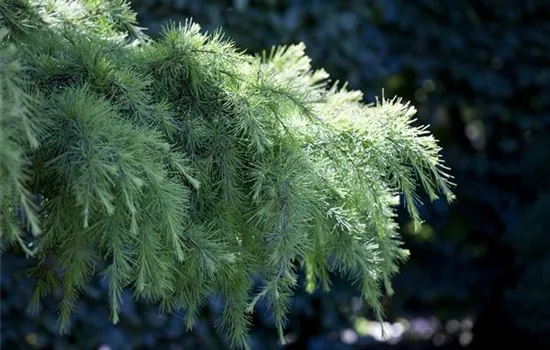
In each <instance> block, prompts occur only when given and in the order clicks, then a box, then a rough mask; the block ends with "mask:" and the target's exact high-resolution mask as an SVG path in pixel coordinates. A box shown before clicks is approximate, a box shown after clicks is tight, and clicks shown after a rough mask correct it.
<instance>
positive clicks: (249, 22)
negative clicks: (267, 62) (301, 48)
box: [0, 0, 550, 350]
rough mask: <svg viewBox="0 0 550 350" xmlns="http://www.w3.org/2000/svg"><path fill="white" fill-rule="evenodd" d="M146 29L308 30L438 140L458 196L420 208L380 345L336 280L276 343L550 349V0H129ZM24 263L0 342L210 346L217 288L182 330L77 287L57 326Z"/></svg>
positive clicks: (321, 56)
mask: <svg viewBox="0 0 550 350" xmlns="http://www.w3.org/2000/svg"><path fill="white" fill-rule="evenodd" d="M132 5H133V7H134V9H136V10H137V11H138V13H139V20H140V24H141V25H142V26H144V27H148V28H149V34H150V35H153V36H154V35H155V33H157V32H158V31H159V29H160V28H161V26H162V24H164V23H165V21H167V20H169V19H171V20H173V21H184V20H185V19H187V18H189V17H192V18H193V19H194V21H196V22H198V23H199V24H201V25H202V27H203V28H204V29H205V30H212V29H215V28H218V27H220V26H221V27H223V29H224V31H225V32H226V33H227V35H228V36H229V37H230V38H231V39H233V40H234V41H235V42H236V44H237V45H238V46H239V47H241V48H244V49H247V50H248V51H249V52H250V53H256V52H260V51H261V50H263V49H269V48H270V47H271V46H272V45H277V44H287V43H296V42H299V41H303V42H305V44H306V46H307V53H308V55H310V56H311V57H312V59H313V65H314V66H315V67H318V68H320V67H323V68H325V69H326V70H327V71H328V72H329V73H330V74H331V75H332V76H333V77H334V78H337V79H340V80H342V81H349V83H350V86H351V87H352V88H354V89H361V90H363V91H364V92H365V96H366V100H368V101H373V100H374V98H375V97H376V96H381V94H382V89H384V93H385V96H386V97H389V96H393V95H398V96H401V97H403V98H404V99H406V100H409V101H411V103H413V104H414V105H415V106H416V107H417V108H418V110H419V113H418V117H419V121H420V122H421V123H429V124H430V125H431V129H430V130H431V131H432V132H433V133H434V134H435V136H436V137H437V138H438V139H439V140H440V143H441V146H442V147H443V149H444V152H443V154H444V158H445V160H446V163H447V165H448V166H450V167H451V168H452V174H453V175H454V176H455V179H454V181H455V182H456V184H457V187H456V188H455V193H456V196H457V200H456V202H454V203H453V204H452V205H451V206H448V205H447V204H445V203H443V202H436V203H433V204H431V205H425V206H424V207H422V208H421V210H422V216H423V218H425V220H426V224H425V225H424V227H423V229H422V231H421V232H420V233H417V234H414V233H412V231H411V229H410V225H409V222H408V218H407V217H406V215H405V213H403V215H401V217H400V221H401V225H402V234H403V237H404V239H405V241H406V246H407V248H409V249H410V250H411V259H410V261H409V262H408V263H407V264H406V265H405V266H404V267H403V268H402V271H401V273H400V274H399V275H398V276H397V277H396V278H395V280H394V286H395V290H396V294H395V296H393V297H392V298H391V299H388V300H386V301H385V305H386V309H387V310H386V312H387V317H388V322H390V323H392V324H391V325H389V327H388V329H389V330H390V331H389V334H390V335H391V336H392V337H390V340H389V341H386V342H379V341H377V334H376V333H377V330H378V328H377V327H376V325H375V324H373V323H372V322H369V321H368V320H370V319H372V315H370V313H369V310H368V309H366V308H365V307H364V305H363V304H362V303H361V301H360V300H359V299H358V298H357V293H356V292H355V290H354V288H353V287H350V286H349V285H347V284H345V283H343V282H340V281H339V280H338V279H335V283H334V286H333V288H332V290H331V292H329V293H316V294H314V295H307V294H306V293H305V292H304V291H303V290H299V291H297V295H296V298H295V301H294V305H293V309H292V314H291V315H290V320H289V324H288V330H287V333H288V334H287V339H288V340H289V343H290V345H289V346H287V348H288V349H312V350H313V349H315V350H317V349H396V350H404V349H423V350H427V349H435V348H437V349H476V350H477V349H488V348H489V347H497V348H502V347H504V346H506V347H511V346H514V347H518V346H522V347H524V348H527V349H550V232H548V230H547V227H548V224H549V223H550V192H549V184H550V182H549V179H550V176H549V175H550V162H549V160H550V159H549V157H548V156H547V155H546V154H547V150H550V140H549V139H548V136H549V134H548V131H549V126H550V1H547V0H541V1H536V0H521V1H520V0H500V1H497V0H477V1H464V0H431V1H430V0H414V1H413V0H371V1H330V0H325V1H323V0H319V1H314V0H281V1H275V0H271V1H270V0H263V1H253V0H233V1H229V0H226V1H221V0H217V1H216V0H207V1H192V0H134V1H133V2H132ZM25 265H26V261H25V259H24V258H22V257H21V256H18V255H16V254H13V253H8V254H7V255H4V256H3V257H2V276H1V293H2V305H1V313H2V324H1V327H2V329H1V333H2V338H1V342H0V346H1V347H2V349H18V348H55V349H100V348H101V349H102V350H108V349H131V348H132V349H143V348H156V349H170V350H177V349H195V348H198V349H223V348H224V346H223V343H222V342H221V339H220V337H219V336H218V335H217V334H216V332H215V330H214V327H213V320H214V319H215V318H217V317H218V316H219V315H220V311H221V307H220V304H219V301H218V299H216V298H212V303H211V305H209V306H208V307H205V308H204V311H203V313H202V317H201V320H200V321H199V323H198V324H197V326H196V327H195V329H194V330H193V331H192V332H185V330H184V326H183V321H182V319H181V318H182V316H180V315H172V316H161V315H158V314H157V312H156V310H155V308H153V307H150V306H147V305H145V304H142V303H133V302H131V301H130V299H131V298H130V295H127V301H125V302H124V309H123V310H122V317H121V323H120V324H119V325H118V326H113V325H111V324H110V323H109V317H108V313H109V312H108V311H109V307H108V302H107V301H106V289H105V286H104V285H102V284H101V283H100V282H97V283H95V284H94V285H93V286H92V288H90V289H89V290H88V291H87V292H86V296H85V298H84V299H83V300H82V302H81V303H80V313H79V314H78V315H77V316H76V317H75V318H74V321H73V330H72V334H71V335H70V336H60V335H57V329H56V316H55V308H56V303H57V300H55V298H51V299H48V300H46V301H45V302H44V309H43V310H42V312H41V313H40V314H39V315H38V316H30V315H27V314H26V313H25V309H26V306H27V303H28V300H29V298H30V294H31V291H32V281H30V280H28V279H26V278H25V274H24V272H22V271H23V268H24V267H25ZM251 344H252V346H253V348H254V349H277V348H280V346H279V345H278V344H277V336H276V332H275V329H274V327H273V325H272V324H271V323H270V320H269V313H268V312H267V311H265V310H264V309H262V308H261V307H260V308H259V310H258V313H257V315H256V319H255V322H254V328H253V330H252V336H251Z"/></svg>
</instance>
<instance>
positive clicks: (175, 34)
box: [0, 0, 452, 347]
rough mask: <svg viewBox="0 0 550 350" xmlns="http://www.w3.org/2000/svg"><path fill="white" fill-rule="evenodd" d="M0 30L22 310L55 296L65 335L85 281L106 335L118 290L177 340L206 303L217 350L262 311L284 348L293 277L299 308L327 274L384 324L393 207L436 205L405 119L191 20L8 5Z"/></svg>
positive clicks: (396, 255) (395, 254) (386, 103)
mask: <svg viewBox="0 0 550 350" xmlns="http://www.w3.org/2000/svg"><path fill="white" fill-rule="evenodd" d="M0 19H1V22H0V24H1V25H2V27H3V30H4V31H6V33H7V35H5V39H4V40H5V45H7V46H8V45H11V46H10V50H16V51H15V52H9V51H6V54H5V60H6V62H8V64H11V65H12V66H13V67H14V68H13V69H12V71H10V74H11V75H2V76H1V77H0V79H1V80H2V81H1V83H2V87H5V89H4V90H6V91H7V92H6V93H5V95H6V96H7V98H5V99H3V100H1V101H0V103H2V105H1V106H0V107H1V108H2V110H3V111H4V110H5V111H7V114H6V115H7V117H6V119H5V120H4V117H3V119H2V124H1V132H2V133H3V134H6V135H7V134H8V132H9V131H10V130H15V132H13V134H12V135H13V136H12V137H13V141H11V138H8V137H6V138H7V140H8V141H10V142H11V143H9V144H8V143H7V145H8V146H10V147H7V148H4V151H3V152H5V155H4V154H3V158H2V159H0V161H1V162H2V163H3V168H2V174H1V176H2V194H4V193H6V194H8V195H6V196H5V197H2V210H3V212H2V219H3V220H4V221H5V222H6V223H7V224H5V225H4V227H6V228H8V229H5V228H4V227H3V229H2V231H1V234H2V238H4V237H5V238H6V239H7V240H8V242H18V243H19V244H18V245H16V246H15V249H18V248H24V249H25V250H28V249H29V248H31V245H32V248H33V249H35V252H34V257H33V259H34V264H35V265H34V266H33V267H32V268H31V274H32V276H33V277H34V278H35V279H36V286H35V287H36V288H35V292H34V295H33V297H32V299H31V300H30V301H31V304H30V308H31V309H32V310H37V309H38V308H39V305H40V302H41V300H43V298H47V297H48V296H49V294H50V293H52V292H55V291H58V290H59V291H60V292H61V295H62V299H61V302H60V304H59V326H60V329H61V331H63V332H65V331H69V330H70V317H71V315H73V314H74V313H75V312H76V311H77V306H78V301H79V299H80V297H81V295H82V293H85V291H86V289H87V287H88V286H89V284H90V282H91V281H92V279H93V278H94V277H101V278H105V280H106V281H107V283H108V295H109V300H110V312H111V319H112V321H113V322H114V323H117V322H118V321H119V313H120V310H121V308H122V307H123V304H122V297H123V294H124V291H131V292H132V293H133V294H134V297H135V298H136V299H137V298H141V299H144V300H146V301H147V302H151V303H154V304H155V305H157V306H159V307H160V309H161V310H162V311H165V312H173V311H175V310H179V309H183V310H185V312H186V321H187V326H188V328H190V327H191V326H192V325H193V324H194V321H195V316H196V315H197V313H198V311H199V309H200V307H201V306H202V305H203V304H204V303H205V302H206V301H207V298H208V297H209V296H211V295H213V294H217V295H219V296H220V297H221V298H222V300H223V312H222V315H221V317H219V319H218V321H217V323H216V326H217V328H218V329H219V330H220V331H221V332H222V334H224V335H225V336H226V337H227V339H226V341H227V342H228V343H229V344H230V345H231V346H239V347H246V346H247V343H246V336H247V335H248V331H249V326H250V315H251V313H252V311H253V310H254V306H255V304H256V303H257V302H258V301H259V300H265V301H266V302H267V306H268V307H269V308H270V309H271V311H272V315H273V320H274V322H275V325H276V327H277V328H278V331H279V338H280V341H281V342H283V336H284V334H283V327H284V324H285V322H286V315H287V313H288V310H289V307H290V304H291V301H292V299H291V297H292V295H293V294H294V293H295V290H296V288H297V284H298V278H299V271H300V270H302V269H305V270H306V271H307V274H306V278H307V284H308V290H309V291H310V292H313V291H314V290H315V288H316V285H317V284H318V283H321V284H322V285H323V286H325V287H328V286H329V283H330V282H329V274H331V273H335V274H337V275H341V276H344V277H346V278H349V279H350V280H352V281H355V282H357V287H358V289H359V291H360V293H361V295H362V297H363V299H364V300H365V301H366V302H367V304H368V305H369V307H371V308H372V309H373V310H374V312H375V314H376V316H377V317H378V318H379V319H381V318H382V317H383V316H384V315H383V308H382V305H381V302H380V298H381V295H382V294H383V293H384V292H387V293H389V294H391V293H392V288H391V286H390V285H391V280H390V279H391V277H393V275H395V274H396V273H397V272H398V270H399V266H400V263H401V262H402V261H403V260H404V259H406V257H407V254H408V253H407V251H406V250H404V249H402V248H401V246H400V245H401V244H400V239H399V236H398V234H397V232H396V230H397V228H398V225H397V222H396V214H395V208H396V206H397V205H398V204H399V201H398V199H399V195H400V194H403V196H404V198H405V201H406V204H407V205H406V208H407V210H408V212H409V214H410V215H411V217H412V218H413V219H414V221H415V225H416V227H420V215H419V213H418V212H417V204H418V202H419V198H420V197H419V193H420V190H421V189H424V190H426V192H427V193H428V195H429V199H430V200H436V199H437V198H438V197H437V195H438V193H443V195H444V197H445V198H444V199H446V200H449V201H450V200H451V199H452V194H451V191H450V189H449V187H448V184H449V182H448V180H449V175H448V174H447V172H446V171H447V168H445V167H444V166H442V163H443V162H442V160H441V158H440V154H439V153H440V149H439V147H438V146H437V142H436V140H435V139H434V138H433V137H432V136H431V135H430V133H429V132H428V131H427V130H426V128H425V127H417V126H415V125H414V121H415V120H414V115H415V113H416V110H415V109H414V108H413V107H411V106H410V105H408V104H404V103H401V101H400V100H398V99H391V100H387V99H382V100H380V101H377V102H376V103H375V104H372V105H366V104H364V103H363V101H362V94H361V93H359V92H356V91H349V90H348V89H347V88H346V87H345V86H338V84H337V83H334V82H331V81H330V80H328V75H327V74H326V73H325V72H324V71H322V70H320V71H312V69H311V67H310V60H309V58H308V57H307V56H305V53H304V49H305V48H304V46H303V45H301V44H300V45H292V46H287V47H278V48H274V49H273V50H272V51H271V52H269V53H265V54H264V55H263V57H252V56H248V55H245V54H243V53H242V52H240V51H238V50H237V49H235V47H234V45H233V44H232V42H230V41H228V40H226V39H224V38H223V37H222V35H221V32H213V33H211V34H205V33H202V32H201V31H200V27H199V26H198V25H196V24H194V23H192V22H189V21H187V22H185V23H184V24H170V25H167V26H166V28H165V29H164V30H163V32H162V34H161V37H160V38H159V39H158V40H150V39H149V38H147V37H146V36H145V35H144V34H143V33H141V32H140V31H139V29H138V28H137V27H135V21H134V18H133V15H132V13H131V11H130V10H129V9H128V7H127V6H126V5H125V4H124V3H122V2H121V1H115V2H108V1H96V0H88V1H76V2H65V1H55V2H49V1H38V0H37V1H30V0H28V1H27V0H10V1H7V2H4V3H3V4H2V5H1V6H0ZM10 55H11V56H10ZM12 56H13V58H12ZM15 62H21V64H22V67H24V68H23V69H17V66H16V63H15ZM3 95H4V94H3ZM11 119H13V120H14V121H13V122H12V121H11ZM34 129H36V130H37V131H38V134H37V132H36V131H34ZM37 135H38V136H37ZM2 141H3V140H2ZM23 141H24V142H23ZM17 143H19V144H17ZM23 143H28V144H29V145H30V147H29V149H27V150H25V151H24V152H21V151H20V150H19V148H20V145H21V144H23ZM4 157H5V159H6V160H9V159H11V160H12V162H11V163H10V162H7V163H4ZM25 174H28V175H27V178H25V177H24V175H25ZM4 178H6V181H4ZM31 199H35V201H36V202H37V203H35V204H34V205H32V206H31V202H32V200H31ZM18 211H19V212H22V216H24V218H25V221H28V222H29V223H30V228H29V229H26V228H25V227H22V230H21V232H19V231H20V230H16V229H15V228H16V227H14V226H15V225H17V224H18V223H19V222H21V220H20V218H18V217H16V213H17V212H18ZM4 218H5V219H4ZM17 220H19V221H17ZM22 223H23V222H21V224H22ZM27 234H31V235H32V236H33V237H34V240H33V241H32V242H31V243H28V242H25V241H24V240H25V239H27V238H28V237H27V236H28V235H27ZM253 278H259V280H260V281H262V282H261V283H262V284H261V286H260V289H259V291H258V293H256V295H255V296H254V295H253V290H252V286H253V284H252V282H253Z"/></svg>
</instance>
